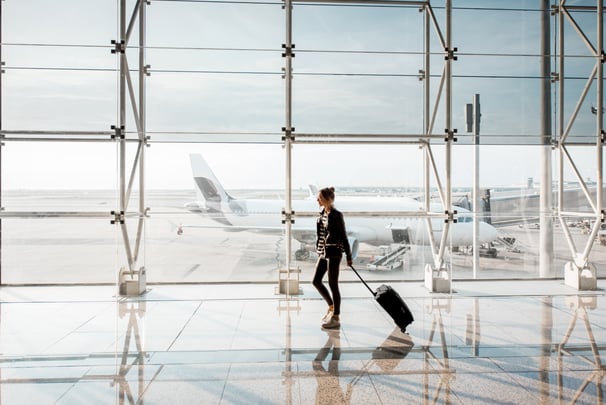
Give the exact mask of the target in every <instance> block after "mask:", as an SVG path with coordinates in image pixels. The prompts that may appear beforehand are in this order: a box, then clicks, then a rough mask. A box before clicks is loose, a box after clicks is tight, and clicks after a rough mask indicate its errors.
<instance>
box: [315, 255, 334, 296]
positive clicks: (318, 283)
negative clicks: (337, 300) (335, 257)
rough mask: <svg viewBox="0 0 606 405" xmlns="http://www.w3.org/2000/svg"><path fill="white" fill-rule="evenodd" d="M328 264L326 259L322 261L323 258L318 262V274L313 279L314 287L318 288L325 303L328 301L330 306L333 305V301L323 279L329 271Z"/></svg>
mask: <svg viewBox="0 0 606 405" xmlns="http://www.w3.org/2000/svg"><path fill="white" fill-rule="evenodd" d="M327 262H328V260H326V259H322V258H319V259H318V262H317V263H316V272H315V273H314V278H313V285H314V287H316V290H318V292H319V293H320V295H321V296H322V298H324V301H326V303H327V304H328V305H333V300H332V298H331V297H330V294H329V292H328V290H327V289H326V286H325V285H324V283H323V282H322V279H323V278H324V275H325V274H326V270H328V263H327Z"/></svg>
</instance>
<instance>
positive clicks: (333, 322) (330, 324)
mask: <svg viewBox="0 0 606 405" xmlns="http://www.w3.org/2000/svg"><path fill="white" fill-rule="evenodd" d="M340 326H341V323H340V322H339V319H338V318H336V317H335V316H334V315H333V316H331V317H330V319H329V320H328V321H327V322H324V323H323V324H322V327H323V328H324V329H336V328H338V327H340Z"/></svg>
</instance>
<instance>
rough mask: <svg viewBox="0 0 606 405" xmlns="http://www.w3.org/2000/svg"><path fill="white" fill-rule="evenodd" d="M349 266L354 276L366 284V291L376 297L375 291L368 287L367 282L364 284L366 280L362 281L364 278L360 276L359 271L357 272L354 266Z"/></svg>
mask: <svg viewBox="0 0 606 405" xmlns="http://www.w3.org/2000/svg"><path fill="white" fill-rule="evenodd" d="M349 267H351V269H352V270H353V271H354V273H356V276H358V278H359V279H360V280H361V281H362V282H363V283H364V285H365V286H366V288H368V291H370V293H371V294H372V295H373V296H375V297H376V295H377V294H376V293H375V292H374V291H373V290H372V288H370V287H369V286H368V284H366V281H364V279H363V278H362V276H361V275H360V273H358V271H357V270H356V269H355V268H354V266H349Z"/></svg>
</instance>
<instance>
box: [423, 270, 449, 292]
mask: <svg viewBox="0 0 606 405" xmlns="http://www.w3.org/2000/svg"><path fill="white" fill-rule="evenodd" d="M425 288H427V289H428V290H429V291H431V292H436V293H450V291H451V280H450V277H448V271H447V270H446V268H445V267H444V268H441V269H434V268H433V267H431V264H426V265H425Z"/></svg>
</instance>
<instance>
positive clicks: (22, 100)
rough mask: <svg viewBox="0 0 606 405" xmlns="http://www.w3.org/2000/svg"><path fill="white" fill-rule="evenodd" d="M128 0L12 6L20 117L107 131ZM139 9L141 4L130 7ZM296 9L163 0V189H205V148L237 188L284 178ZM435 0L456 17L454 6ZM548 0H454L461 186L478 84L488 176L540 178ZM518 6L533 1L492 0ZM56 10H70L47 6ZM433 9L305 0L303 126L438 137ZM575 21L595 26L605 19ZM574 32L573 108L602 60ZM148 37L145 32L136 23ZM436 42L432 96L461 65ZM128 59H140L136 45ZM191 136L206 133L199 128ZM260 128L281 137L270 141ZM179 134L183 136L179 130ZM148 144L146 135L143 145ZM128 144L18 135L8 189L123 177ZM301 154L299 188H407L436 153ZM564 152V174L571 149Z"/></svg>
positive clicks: (587, 122)
mask: <svg viewBox="0 0 606 405" xmlns="http://www.w3.org/2000/svg"><path fill="white" fill-rule="evenodd" d="M571 3H572V2H571ZM581 3H582V4H585V3H586V2H585V3H584V2H581ZM117 4H118V2H117V1H114V0H87V1H86V2H83V1H78V0H57V1H53V2H47V1H44V0H19V1H9V2H3V3H2V11H3V13H2V18H3V21H2V39H3V48H2V59H3V61H5V62H6V73H5V74H4V75H2V128H3V129H5V130H56V131H63V130H65V131H72V130H86V131H108V130H109V127H110V125H113V124H115V123H116V121H117V119H118V115H117V114H118V105H117V94H118V87H117V74H116V68H117V58H116V56H115V55H113V54H111V53H110V52H109V43H110V41H111V40H112V39H115V38H116V30H117V23H116V21H117V19H116V17H117ZM133 4H134V2H133V1H130V2H128V10H129V11H128V12H127V15H128V16H129V17H130V14H131V10H132V5H133ZM280 4H281V3H280V2H274V3H264V4H259V3H256V4H229V3H215V4H212V3H209V2H180V1H159V0H157V1H154V2H152V3H151V5H150V6H149V7H148V8H147V17H148V19H147V31H146V37H147V44H148V47H149V49H148V50H147V55H146V63H148V64H150V65H151V75H150V76H149V78H148V79H147V95H148V98H147V103H146V107H147V121H146V124H147V130H148V131H149V135H150V136H151V139H152V143H151V146H150V147H148V148H146V177H145V178H146V184H147V187H148V188H158V189H163V188H177V189H187V188H190V187H192V185H193V182H192V179H191V169H190V168H189V158H188V156H189V154H190V153H201V154H202V155H204V156H205V158H206V159H207V160H208V162H209V163H210V164H211V166H212V167H213V170H214V171H215V173H216V174H217V176H218V177H219V178H220V179H221V180H222V181H223V182H224V185H225V187H227V188H278V189H279V188H283V187H284V185H285V179H284V172H285V167H286V163H285V161H286V159H285V151H284V149H283V148H282V146H281V145H280V144H279V139H280V131H281V128H282V127H283V126H284V125H285V96H284V93H285V90H284V80H283V79H282V77H281V69H282V67H283V64H284V60H283V58H282V57H281V52H282V50H281V44H282V43H283V42H284V33H285V23H284V10H282V8H281V6H280ZM432 4H434V5H435V6H436V10H435V13H436V18H437V19H438V21H439V22H440V24H441V26H442V29H443V27H444V12H443V9H441V8H440V6H441V5H442V4H443V2H432ZM538 4H539V2H538V1H521V0H519V1H508V2H503V1H488V0H486V1H478V0H476V1H473V0H466V1H463V0H461V1H457V0H453V5H454V6H455V7H458V8H457V9H455V10H454V12H453V18H454V21H453V25H454V27H453V44H454V46H457V48H458V60H457V61H456V62H455V63H454V66H453V73H454V74H455V76H456V77H455V79H454V80H453V100H452V105H453V111H452V112H453V116H452V120H453V126H454V127H455V128H457V129H458V132H459V133H458V137H459V138H460V143H459V144H457V145H455V146H454V148H453V151H454V155H453V156H454V157H453V168H452V175H453V185H454V186H469V185H471V184H472V183H471V182H472V173H473V161H474V150H473V147H471V146H468V145H466V144H468V143H469V139H470V138H469V134H466V133H465V117H464V106H465V104H466V103H471V101H472V97H473V95H474V94H480V96H481V109H482V121H481V136H482V142H483V143H485V145H483V146H482V148H481V157H480V166H481V173H482V174H481V176H480V182H481V183H482V184H483V185H484V186H487V185H511V184H525V183H526V181H527V178H528V177H533V178H534V179H535V183H536V182H538V179H539V176H540V173H541V170H540V167H539V162H540V159H539V156H540V149H541V148H540V147H539V146H538V139H539V138H538V132H539V80H538V79H537V75H538V74H539V64H538V57H537V56H536V55H537V54H538V49H539V44H538V39H537V38H538V35H539V24H538V21H539V20H538V16H539V15H538V13H537V12H536V11H533V10H536V8H537V6H538ZM592 4H593V3H592ZM503 5H506V7H507V8H519V9H523V10H525V11H519V10H501V11H498V12H497V11H495V10H490V8H494V7H503ZM51 7H52V9H51ZM467 7H482V8H483V9H481V10H472V9H469V8H467ZM51 14H52V15H60V16H62V17H63V18H62V19H57V18H48V16H49V15H51ZM422 16H423V14H421V13H419V12H418V11H417V10H416V9H414V8H412V9H410V8H409V9H402V8H393V7H391V8H390V7H374V8H373V7H344V6H319V5H316V6H312V5H295V7H294V9H293V42H294V43H295V58H294V59H293V69H294V70H293V74H294V78H293V110H292V123H293V126H294V127H295V135H296V134H297V133H299V134H301V133H377V134H390V133H410V134H417V133H421V132H422V130H423V82H421V81H419V80H418V78H417V76H418V71H419V69H422V68H423V58H422V55H421V53H420V52H421V51H422V49H423V20H422ZM575 16H576V17H577V18H578V22H579V24H580V25H581V26H582V27H583V28H584V29H586V30H587V32H588V34H587V35H588V36H589V37H591V34H592V29H593V28H592V24H593V23H594V18H592V17H591V16H587V15H575ZM590 17H591V18H590ZM66 21H69V23H65V22H66ZM571 31H572V30H570V28H567V42H566V46H567V50H568V52H570V53H571V54H573V55H574V56H573V57H570V58H569V59H567V62H566V74H567V75H570V76H571V77H573V78H571V79H570V80H568V81H567V84H566V86H567V87H566V91H567V93H566V94H567V97H566V114H567V118H566V120H568V115H569V114H570V113H571V111H572V109H573V108H574V105H575V103H576V101H577V99H578V95H579V94H580V91H581V89H582V87H583V85H584V84H585V82H584V79H583V77H587V75H588V73H589V71H590V70H591V67H592V62H591V60H590V58H588V52H587V49H586V48H585V46H584V45H583V44H582V42H581V41H580V40H579V39H578V36H577V35H576V34H574V33H573V32H571ZM478 33H481V35H478ZM554 35H555V30H554ZM552 37H553V35H552ZM132 40H133V41H134V42H133V44H134V43H136V41H137V35H136V34H134V37H133V39H132ZM431 41H432V52H434V54H433V55H432V57H431V74H432V79H431V92H432V96H431V99H432V101H431V104H432V106H433V105H434V103H435V100H436V95H437V89H438V87H439V80H440V78H439V76H440V74H441V72H442V68H443V64H444V63H443V55H442V51H441V49H440V44H439V42H438V40H437V36H436V34H435V31H434V30H433V29H432V31H431ZM50 45H60V46H50ZM552 45H553V44H552ZM344 51H347V52H344ZM127 55H128V57H129V64H130V67H131V69H135V68H136V67H137V59H136V52H135V51H134V50H131V51H129V52H128V53H127ZM520 55H525V56H520ZM553 69H555V67H554V68H552V70H553ZM594 87H595V86H593V87H592V89H591V90H590V92H589V95H588V100H587V101H586V102H585V103H584V104H583V106H582V108H581V111H580V113H579V116H578V117H577V122H576V123H575V124H574V126H573V130H572V134H573V136H574V135H580V134H590V135H591V134H592V133H594V132H595V123H594V122H595V116H593V115H592V114H591V113H590V108H589V107H590V106H591V105H595V90H594ZM554 94H555V88H554ZM127 111H128V118H127V130H130V131H132V130H133V129H134V125H133V119H132V113H131V110H130V105H128V106H127ZM554 111H555V110H554ZM444 127H445V113H444V100H443V99H442V101H441V102H440V104H439V106H438V112H437V119H436V124H435V129H434V133H436V134H441V133H443V130H444ZM192 132H195V133H197V135H191V134H188V133H192ZM235 133H237V134H243V135H238V139H241V138H247V139H252V140H253V143H248V144H241V143H240V144H237V143H233V142H230V139H232V138H233V137H234V135H230V134H235ZM259 133H263V134H270V135H261V136H260V135H258V134H259ZM207 134H216V135H214V137H213V139H215V140H217V139H218V140H220V142H213V143H209V142H206V141H207V140H208V139H210V136H209V135H207ZM261 138H262V139H266V140H269V143H259V142H258V140H259V139H261ZM177 139H178V140H179V142H178V143H175V142H170V141H171V140H177ZM223 140H225V142H222V141H223ZM594 150H595V148H592V147H584V148H576V149H574V151H573V152H572V154H573V155H575V156H578V157H579V158H578V162H577V164H578V165H579V170H580V172H581V173H582V175H583V177H584V178H595V171H596V170H595V166H596V160H595V151H594ZM133 153H134V151H133V147H132V145H130V146H129V156H132V155H133ZM434 153H435V156H436V161H437V162H438V163H437V165H438V167H439V169H440V171H441V172H442V173H443V171H444V156H445V152H444V148H443V147H441V146H440V145H439V144H437V145H436V146H435V148H434ZM116 156H117V148H116V145H115V144H112V143H109V142H106V143H58V142H53V143H48V142H46V143H26V142H7V143H6V145H5V146H4V149H3V155H2V173H3V179H2V186H3V188H5V189H21V188H25V189H36V188H45V189H54V188H58V189H63V188H75V189H79V188H101V189H105V188H112V187H115V185H116V182H117V180H116V179H117V162H116ZM292 157H293V165H292V185H293V187H295V188H299V187H305V186H306V185H307V184H309V183H315V184H318V185H321V186H323V185H335V186H347V187H350V186H390V187H408V186H418V185H420V184H422V179H423V170H422V168H423V163H422V162H423V153H422V150H420V149H419V147H418V146H417V145H369V144H367V145H335V144H328V145H326V144H323V145H313V146H312V145H303V144H296V145H295V146H294V148H293V151H292ZM553 158H554V159H553V160H554V172H553V173H554V179H555V178H557V177H555V175H556V173H557V171H556V170H557V167H556V165H557V154H556V153H555V152H554V154H553ZM128 166H129V167H130V163H129V165H128ZM565 172H566V176H567V177H568V178H571V176H572V170H571V169H569V168H568V167H567V168H566V169H565ZM442 181H444V180H443V179H442Z"/></svg>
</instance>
